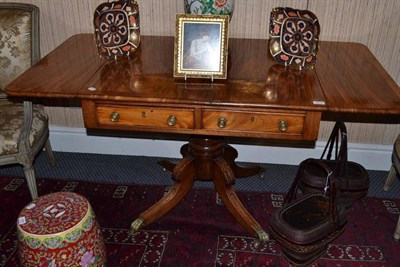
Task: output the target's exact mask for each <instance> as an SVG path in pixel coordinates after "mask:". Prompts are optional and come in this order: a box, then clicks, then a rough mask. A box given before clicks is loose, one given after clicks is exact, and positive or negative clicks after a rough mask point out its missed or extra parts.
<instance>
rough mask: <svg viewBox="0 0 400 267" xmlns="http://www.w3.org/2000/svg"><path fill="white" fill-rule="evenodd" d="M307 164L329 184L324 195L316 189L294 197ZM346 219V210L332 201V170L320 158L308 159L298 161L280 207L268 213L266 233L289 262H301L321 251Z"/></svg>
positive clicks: (299, 263)
mask: <svg viewBox="0 0 400 267" xmlns="http://www.w3.org/2000/svg"><path fill="white" fill-rule="evenodd" d="M308 165H313V166H314V167H315V168H317V169H319V170H320V171H321V172H322V173H324V175H325V179H326V180H327V181H328V185H329V187H330V190H329V192H328V191H326V192H327V194H328V196H327V195H324V194H321V193H317V194H308V195H303V196H301V197H300V198H297V199H296V197H297V196H298V195H299V194H298V189H299V187H298V186H299V179H300V175H299V174H301V173H302V172H303V169H304V167H306V166H308ZM346 222H347V218H346V210H345V209H344V208H343V207H342V206H341V205H338V204H337V202H336V190H335V178H334V175H333V172H332V171H331V169H330V168H329V167H328V166H327V165H326V164H324V163H322V162H321V161H319V160H315V159H308V160H305V161H303V162H302V163H301V164H300V166H299V169H298V171H297V175H296V178H295V180H294V182H293V183H292V186H291V188H290V190H289V193H288V195H287V197H286V199H285V204H284V207H283V208H282V209H281V210H279V211H278V212H277V213H276V214H274V215H273V216H272V219H271V222H270V233H271V236H272V238H274V239H275V240H276V241H277V242H278V243H279V244H280V246H281V250H282V254H283V256H284V257H285V259H286V260H287V261H288V262H289V263H291V264H294V265H296V266H305V265H308V264H310V263H311V262H313V261H314V260H316V259H318V258H319V257H320V256H321V255H322V254H323V253H325V251H326V249H327V247H328V245H329V243H330V242H332V241H333V240H334V239H335V238H336V237H338V236H339V235H340V234H341V233H342V232H343V231H344V228H345V225H346Z"/></svg>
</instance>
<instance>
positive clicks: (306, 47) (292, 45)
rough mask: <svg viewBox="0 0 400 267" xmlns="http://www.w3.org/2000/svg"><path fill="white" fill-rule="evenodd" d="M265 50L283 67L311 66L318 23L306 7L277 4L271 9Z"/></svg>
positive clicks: (314, 55) (316, 46) (301, 67)
mask: <svg viewBox="0 0 400 267" xmlns="http://www.w3.org/2000/svg"><path fill="white" fill-rule="evenodd" d="M269 27H270V29H269V37H270V40H269V49H270V52H271V55H272V57H273V58H274V59H275V60H276V61H277V62H279V63H281V64H284V65H285V66H293V67H296V68H298V69H300V70H306V69H312V68H313V67H314V65H315V62H316V56H317V52H318V38H319V33H320V26H319V22H318V19H317V17H316V16H315V15H314V14H313V13H312V12H310V11H308V10H298V9H292V8H287V7H286V8H283V7H277V8H274V9H273V10H272V11H271V16H270V24H269Z"/></svg>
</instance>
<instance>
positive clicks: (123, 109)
mask: <svg viewBox="0 0 400 267" xmlns="http://www.w3.org/2000/svg"><path fill="white" fill-rule="evenodd" d="M95 110H96V119H97V123H98V124H101V125H107V126H111V125H114V126H130V127H151V128H155V129H157V128H179V129H193V128H194V111H193V110H192V109H178V108H153V107H147V106H143V107H138V106H134V107H129V106H113V105H110V106H102V105H98V106H96V109H95Z"/></svg>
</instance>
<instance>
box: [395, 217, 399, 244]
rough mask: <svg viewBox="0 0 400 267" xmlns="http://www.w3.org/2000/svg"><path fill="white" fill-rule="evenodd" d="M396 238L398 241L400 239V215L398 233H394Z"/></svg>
mask: <svg viewBox="0 0 400 267" xmlns="http://www.w3.org/2000/svg"><path fill="white" fill-rule="evenodd" d="M394 238H395V239H396V240H399V239H400V215H399V219H398V220H397V227H396V231H395V232H394Z"/></svg>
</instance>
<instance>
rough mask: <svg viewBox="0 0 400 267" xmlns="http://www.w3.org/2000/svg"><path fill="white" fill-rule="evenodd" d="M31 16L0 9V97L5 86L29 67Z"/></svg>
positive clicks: (13, 10) (14, 10) (24, 12)
mask: <svg viewBox="0 0 400 267" xmlns="http://www.w3.org/2000/svg"><path fill="white" fill-rule="evenodd" d="M30 38H31V14H30V12H29V11H24V10H17V9H0V96H1V95H2V94H3V95H4V89H5V87H6V85H7V84H9V83H10V82H11V81H12V80H14V79H15V78H17V77H18V76H19V75H20V74H21V73H22V72H24V71H25V70H26V69H27V68H28V67H30V66H31V64H32V62H31V58H32V57H31V53H32V49H31V42H30Z"/></svg>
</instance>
